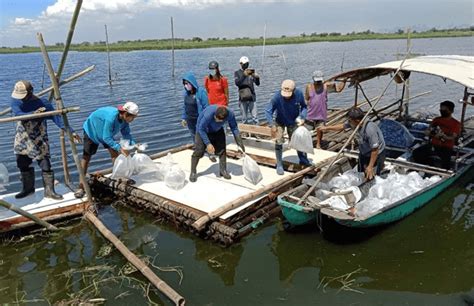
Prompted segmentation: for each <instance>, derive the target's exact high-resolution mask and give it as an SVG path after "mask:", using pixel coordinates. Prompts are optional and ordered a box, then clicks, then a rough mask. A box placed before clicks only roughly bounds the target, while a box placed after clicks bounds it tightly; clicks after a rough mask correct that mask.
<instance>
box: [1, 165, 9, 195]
mask: <svg viewBox="0 0 474 306" xmlns="http://www.w3.org/2000/svg"><path fill="white" fill-rule="evenodd" d="M8 184H9V176H8V169H7V167H5V165H4V164H2V163H0V192H1V191H5V188H4V186H7V185H8Z"/></svg>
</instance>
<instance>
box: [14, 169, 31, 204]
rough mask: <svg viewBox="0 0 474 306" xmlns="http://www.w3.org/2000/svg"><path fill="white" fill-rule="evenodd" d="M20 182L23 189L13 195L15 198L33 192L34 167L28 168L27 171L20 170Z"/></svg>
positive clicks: (20, 197) (23, 196)
mask: <svg viewBox="0 0 474 306" xmlns="http://www.w3.org/2000/svg"><path fill="white" fill-rule="evenodd" d="M20 174H21V182H22V183H23V189H22V190H21V191H20V193H18V194H16V195H15V198H16V199H23V198H25V197H27V196H29V195H30V194H33V193H35V169H34V168H28V171H22V172H21V173H20Z"/></svg>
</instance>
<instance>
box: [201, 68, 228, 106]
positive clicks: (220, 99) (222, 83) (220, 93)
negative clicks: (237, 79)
mask: <svg viewBox="0 0 474 306" xmlns="http://www.w3.org/2000/svg"><path fill="white" fill-rule="evenodd" d="M209 70H211V73H209V75H208V76H206V77H205V78H204V87H205V88H206V90H207V95H208V97H209V104H210V105H213V104H215V105H219V106H228V105H229V82H228V81H227V78H226V77H225V76H223V75H222V74H221V72H220V70H219V63H218V62H216V61H211V62H210V63H209Z"/></svg>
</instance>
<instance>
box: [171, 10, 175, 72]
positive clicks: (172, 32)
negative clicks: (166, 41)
mask: <svg viewBox="0 0 474 306" xmlns="http://www.w3.org/2000/svg"><path fill="white" fill-rule="evenodd" d="M171 76H172V77H173V78H174V23H173V17H171Z"/></svg>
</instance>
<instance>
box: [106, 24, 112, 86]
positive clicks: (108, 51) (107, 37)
mask: <svg viewBox="0 0 474 306" xmlns="http://www.w3.org/2000/svg"><path fill="white" fill-rule="evenodd" d="M104 27H105V47H106V49H107V63H108V70H109V85H110V86H112V67H111V66H110V50H109V33H108V32H107V25H106V24H105V25H104Z"/></svg>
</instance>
